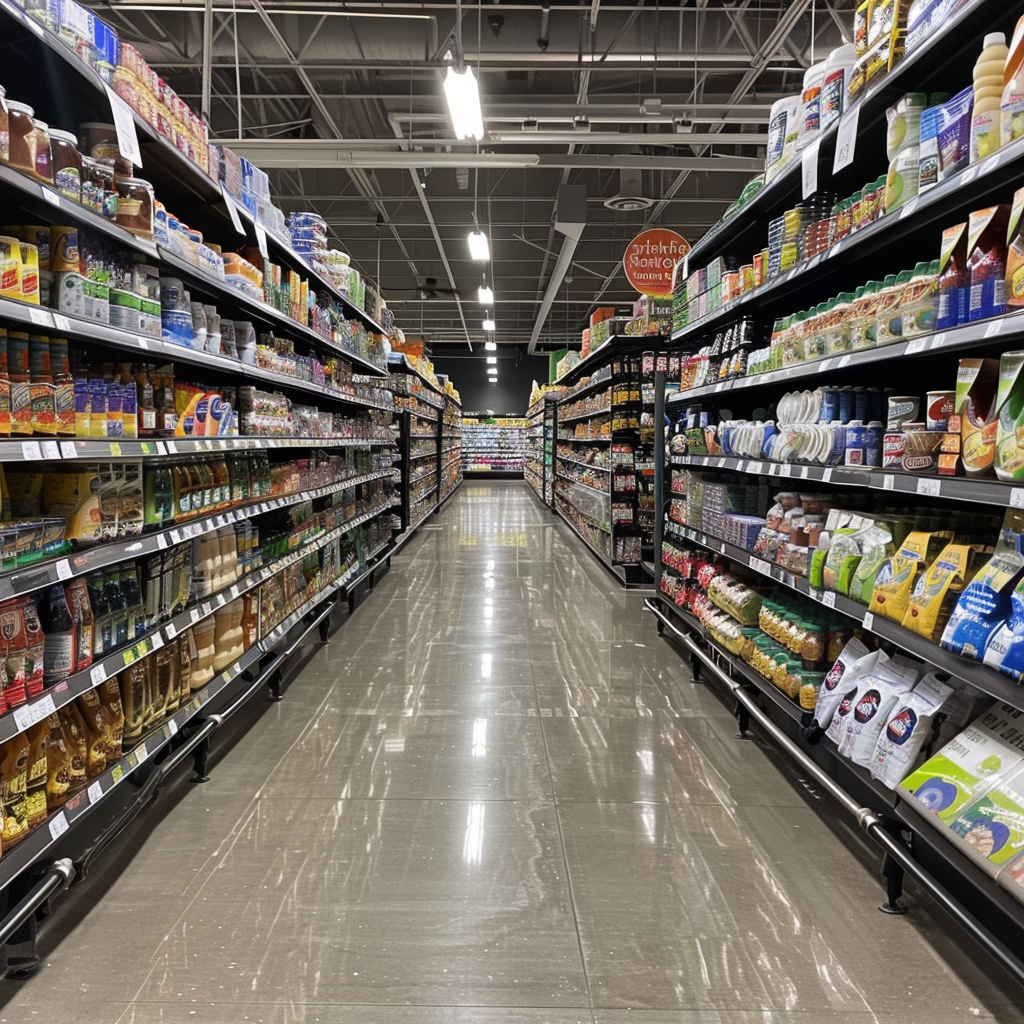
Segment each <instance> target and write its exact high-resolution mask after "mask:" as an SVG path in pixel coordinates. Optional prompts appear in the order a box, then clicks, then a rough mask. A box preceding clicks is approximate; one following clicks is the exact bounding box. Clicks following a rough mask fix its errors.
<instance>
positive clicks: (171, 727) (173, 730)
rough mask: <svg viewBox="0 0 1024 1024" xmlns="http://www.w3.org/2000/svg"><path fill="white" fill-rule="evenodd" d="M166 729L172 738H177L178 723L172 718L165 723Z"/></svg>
mask: <svg viewBox="0 0 1024 1024" xmlns="http://www.w3.org/2000/svg"><path fill="white" fill-rule="evenodd" d="M167 729H168V731H169V732H170V734H171V735H172V736H177V734H178V723H177V722H176V721H175V720H174V719H173V718H172V719H171V720H170V721H169V722H168V723H167Z"/></svg>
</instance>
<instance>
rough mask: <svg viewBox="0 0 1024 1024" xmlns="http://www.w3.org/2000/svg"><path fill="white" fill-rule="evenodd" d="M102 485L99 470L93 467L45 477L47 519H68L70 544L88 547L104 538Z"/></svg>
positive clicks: (44, 494)
mask: <svg viewBox="0 0 1024 1024" xmlns="http://www.w3.org/2000/svg"><path fill="white" fill-rule="evenodd" d="M100 483H101V481H100V474H99V471H98V469H97V468H96V467H89V466H81V467H79V468H78V469H77V470H76V471H75V472H73V473H68V472H56V473H47V474H46V475H45V476H44V477H43V507H44V508H45V509H46V514H47V515H53V516H64V518H65V519H66V520H67V523H68V525H67V530H66V532H65V536H66V537H67V538H68V540H76V541H79V542H87V543H88V542H93V541H98V540H101V539H102V538H103V532H102V526H103V518H102V513H101V508H100Z"/></svg>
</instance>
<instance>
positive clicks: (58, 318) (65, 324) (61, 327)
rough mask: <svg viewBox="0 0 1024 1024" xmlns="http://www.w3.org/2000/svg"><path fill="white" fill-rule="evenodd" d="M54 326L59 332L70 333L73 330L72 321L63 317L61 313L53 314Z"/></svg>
mask: <svg viewBox="0 0 1024 1024" xmlns="http://www.w3.org/2000/svg"><path fill="white" fill-rule="evenodd" d="M53 326H54V327H55V328H56V329H57V330H58V331H70V330H71V321H70V320H69V319H68V318H67V317H66V316H62V315H61V314H60V313H54V314H53Z"/></svg>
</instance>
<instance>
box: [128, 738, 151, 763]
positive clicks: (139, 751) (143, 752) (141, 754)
mask: <svg viewBox="0 0 1024 1024" xmlns="http://www.w3.org/2000/svg"><path fill="white" fill-rule="evenodd" d="M132 753H133V754H134V755H135V760H136V761H137V762H138V763H139V764H142V762H143V761H145V760H146V758H147V757H149V751H148V750H147V749H146V744H145V743H140V744H139V745H138V746H137V747H136V748H135V749H134V750H133V751H132Z"/></svg>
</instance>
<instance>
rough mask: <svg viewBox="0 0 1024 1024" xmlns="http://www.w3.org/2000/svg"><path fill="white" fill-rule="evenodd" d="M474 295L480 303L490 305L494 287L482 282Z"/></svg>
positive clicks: (492, 299)
mask: <svg viewBox="0 0 1024 1024" xmlns="http://www.w3.org/2000/svg"><path fill="white" fill-rule="evenodd" d="M476 297H477V300H478V301H479V302H480V304H481V305H484V306H490V305H492V304H493V302H494V289H493V288H488V287H487V285H485V284H482V285H480V287H479V288H478V289H477V293H476Z"/></svg>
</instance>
